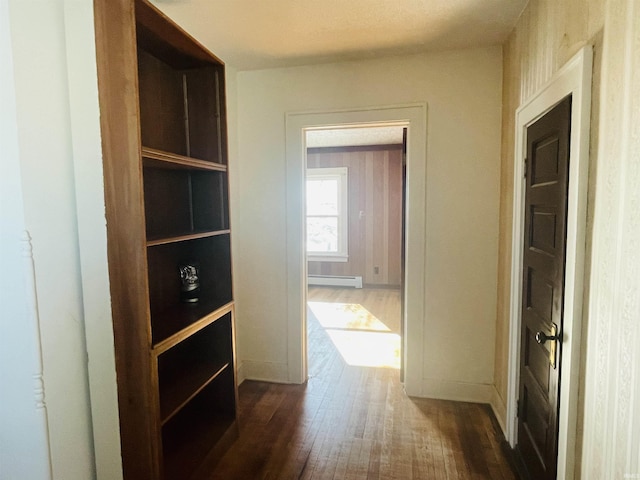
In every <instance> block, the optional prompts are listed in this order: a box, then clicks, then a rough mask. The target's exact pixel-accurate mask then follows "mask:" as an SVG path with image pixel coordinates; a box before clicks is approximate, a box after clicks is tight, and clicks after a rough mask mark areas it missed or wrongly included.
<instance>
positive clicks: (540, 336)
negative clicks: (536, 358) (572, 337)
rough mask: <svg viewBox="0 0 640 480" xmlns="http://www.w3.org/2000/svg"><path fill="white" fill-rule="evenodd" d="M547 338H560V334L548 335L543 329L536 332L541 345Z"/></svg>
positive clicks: (537, 340)
mask: <svg viewBox="0 0 640 480" xmlns="http://www.w3.org/2000/svg"><path fill="white" fill-rule="evenodd" d="M554 330H555V329H554ZM547 340H560V335H557V334H556V335H547V334H546V333H544V332H542V331H540V332H537V333H536V342H538V343H539V344H540V345H543V344H544V343H545V342H546V341H547Z"/></svg>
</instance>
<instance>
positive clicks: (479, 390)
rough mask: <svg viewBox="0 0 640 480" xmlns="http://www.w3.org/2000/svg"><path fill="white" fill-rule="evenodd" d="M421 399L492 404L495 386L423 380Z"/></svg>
mask: <svg viewBox="0 0 640 480" xmlns="http://www.w3.org/2000/svg"><path fill="white" fill-rule="evenodd" d="M420 390H421V391H420V395H419V396H420V397H426V398H437V399H440V400H454V401H458V402H475V403H491V396H492V393H491V391H492V390H495V388H494V387H493V385H490V384H485V383H466V382H452V381H448V380H437V379H429V378H424V379H422V388H421V389H420Z"/></svg>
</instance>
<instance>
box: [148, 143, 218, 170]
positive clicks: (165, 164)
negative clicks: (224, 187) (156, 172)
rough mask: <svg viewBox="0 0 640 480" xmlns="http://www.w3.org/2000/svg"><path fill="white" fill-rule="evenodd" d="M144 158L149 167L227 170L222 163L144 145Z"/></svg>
mask: <svg viewBox="0 0 640 480" xmlns="http://www.w3.org/2000/svg"><path fill="white" fill-rule="evenodd" d="M142 158H143V164H144V165H145V166H148V167H158V168H186V169H198V170H211V171H218V172H226V171H227V166H226V165H222V164H221V163H214V162H208V161H206V160H200V159H198V158H192V157H186V156H184V155H178V154H176V153H170V152H164V151H162V150H156V149H155V148H150V147H144V146H143V147H142Z"/></svg>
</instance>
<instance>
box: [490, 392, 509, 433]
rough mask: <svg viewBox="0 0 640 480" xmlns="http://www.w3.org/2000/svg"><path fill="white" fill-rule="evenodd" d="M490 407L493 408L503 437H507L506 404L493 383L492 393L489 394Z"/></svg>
mask: <svg viewBox="0 0 640 480" xmlns="http://www.w3.org/2000/svg"><path fill="white" fill-rule="evenodd" d="M490 405H491V409H492V410H493V414H494V415H495V417H496V420H498V424H499V425H500V428H501V429H502V433H503V434H504V437H505V438H507V404H506V403H505V401H504V400H503V399H502V397H501V396H500V393H498V390H497V389H496V387H495V385H494V386H492V394H491V402H490Z"/></svg>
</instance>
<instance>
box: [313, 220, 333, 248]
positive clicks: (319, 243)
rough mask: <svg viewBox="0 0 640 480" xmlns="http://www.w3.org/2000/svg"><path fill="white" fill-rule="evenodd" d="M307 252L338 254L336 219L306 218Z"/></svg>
mask: <svg viewBox="0 0 640 480" xmlns="http://www.w3.org/2000/svg"><path fill="white" fill-rule="evenodd" d="M307 251H308V252H323V253H336V252H338V217H307Z"/></svg>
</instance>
